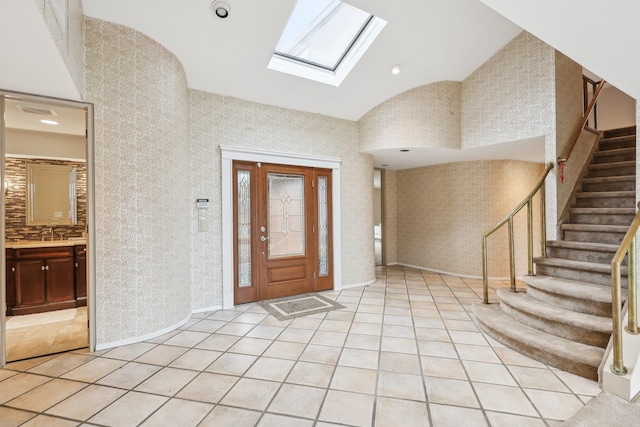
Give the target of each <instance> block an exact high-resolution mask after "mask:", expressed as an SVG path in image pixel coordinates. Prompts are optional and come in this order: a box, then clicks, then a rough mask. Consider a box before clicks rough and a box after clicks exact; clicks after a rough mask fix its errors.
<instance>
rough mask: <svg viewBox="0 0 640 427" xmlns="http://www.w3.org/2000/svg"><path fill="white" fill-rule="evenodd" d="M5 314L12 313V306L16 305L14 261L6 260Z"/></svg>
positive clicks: (9, 314)
mask: <svg viewBox="0 0 640 427" xmlns="http://www.w3.org/2000/svg"><path fill="white" fill-rule="evenodd" d="M6 289H7V316H11V315H12V310H13V306H14V305H16V263H15V261H13V260H7V287H6Z"/></svg>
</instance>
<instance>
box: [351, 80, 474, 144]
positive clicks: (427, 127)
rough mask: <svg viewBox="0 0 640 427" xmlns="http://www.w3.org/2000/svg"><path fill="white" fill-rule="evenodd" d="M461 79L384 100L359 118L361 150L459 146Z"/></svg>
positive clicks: (435, 84) (439, 83) (430, 85)
mask: <svg viewBox="0 0 640 427" xmlns="http://www.w3.org/2000/svg"><path fill="white" fill-rule="evenodd" d="M461 88H462V86H461V84H460V82H452V81H443V82H438V83H432V84H428V85H425V86H420V87H417V88H415V89H411V90H408V91H406V92H404V93H401V94H400V95H397V96H394V97H393V98H391V99H389V100H387V101H385V102H383V103H382V104H380V105H378V106H377V107H375V108H373V109H372V110H371V111H369V112H368V113H367V114H365V115H364V116H363V117H362V118H361V119H360V120H359V121H358V128H359V131H360V136H359V139H360V150H362V151H369V150H378V149H386V148H403V147H435V148H460V94H461Z"/></svg>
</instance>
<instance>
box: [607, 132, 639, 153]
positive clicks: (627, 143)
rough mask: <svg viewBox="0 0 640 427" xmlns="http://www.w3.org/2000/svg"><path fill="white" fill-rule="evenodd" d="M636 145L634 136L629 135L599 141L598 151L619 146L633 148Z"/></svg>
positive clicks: (616, 148) (615, 148) (618, 147)
mask: <svg viewBox="0 0 640 427" xmlns="http://www.w3.org/2000/svg"><path fill="white" fill-rule="evenodd" d="M635 146H636V138H635V136H631V137H629V138H625V139H620V140H617V141H607V140H606V139H605V140H602V141H600V151H607V150H618V149H620V148H633V147H635Z"/></svg>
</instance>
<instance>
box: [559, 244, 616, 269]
mask: <svg viewBox="0 0 640 427" xmlns="http://www.w3.org/2000/svg"><path fill="white" fill-rule="evenodd" d="M547 255H548V256H549V258H562V259H571V260H574V261H586V262H597V263H601V264H611V260H612V259H613V255H614V254H613V252H597V251H582V250H580V249H567V248H557V247H550V246H548V247H547ZM626 263H627V260H626V258H625V259H624V262H623V264H624V265H626Z"/></svg>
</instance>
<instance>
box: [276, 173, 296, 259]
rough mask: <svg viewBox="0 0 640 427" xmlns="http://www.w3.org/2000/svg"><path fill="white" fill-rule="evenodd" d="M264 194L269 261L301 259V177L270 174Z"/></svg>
mask: <svg viewBox="0 0 640 427" xmlns="http://www.w3.org/2000/svg"><path fill="white" fill-rule="evenodd" d="M267 191H268V196H267V211H268V222H269V224H268V225H269V258H281V257H286V256H299V255H304V254H305V253H306V250H305V222H306V220H305V203H304V176H303V175H286V174H275V173H269V174H267Z"/></svg>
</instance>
